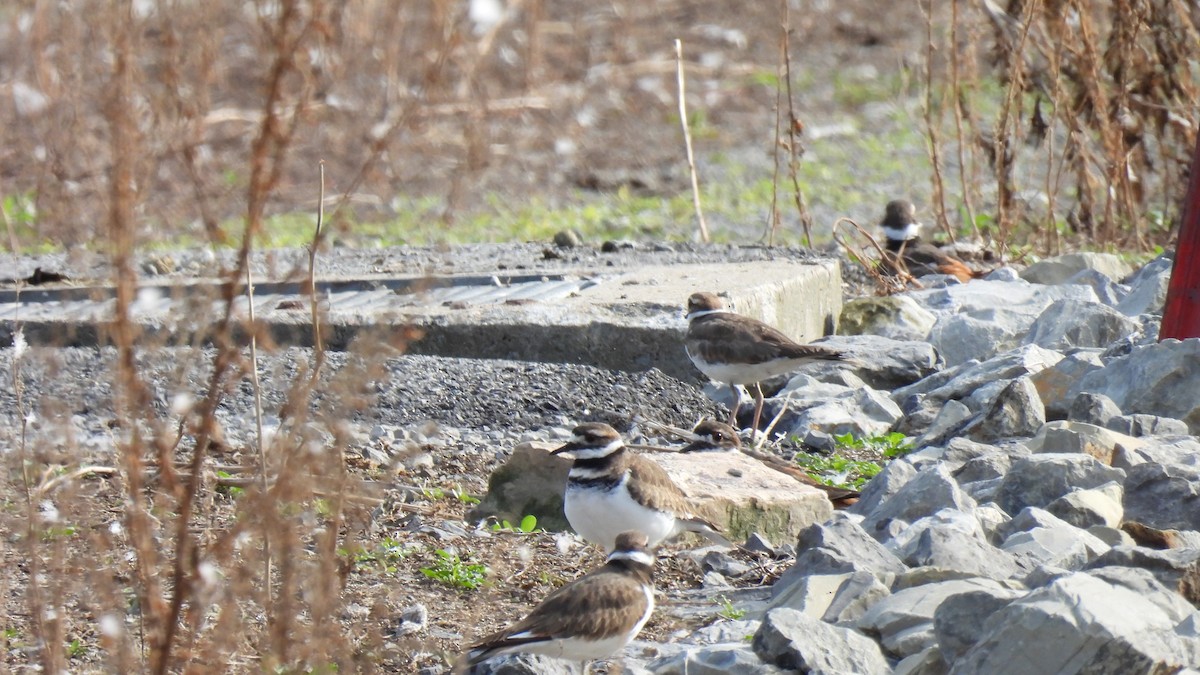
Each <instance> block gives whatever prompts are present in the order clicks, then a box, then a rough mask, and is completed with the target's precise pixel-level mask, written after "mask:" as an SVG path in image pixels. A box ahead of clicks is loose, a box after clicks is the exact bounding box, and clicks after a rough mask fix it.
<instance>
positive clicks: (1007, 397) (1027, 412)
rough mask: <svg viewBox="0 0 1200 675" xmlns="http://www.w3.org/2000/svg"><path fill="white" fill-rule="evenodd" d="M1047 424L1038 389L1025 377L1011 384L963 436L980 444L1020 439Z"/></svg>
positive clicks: (969, 426)
mask: <svg viewBox="0 0 1200 675" xmlns="http://www.w3.org/2000/svg"><path fill="white" fill-rule="evenodd" d="M1045 423H1046V410H1045V408H1043V407H1042V400H1041V398H1040V397H1039V396H1038V392H1037V387H1035V386H1033V382H1032V381H1031V380H1030V379H1029V378H1028V377H1018V378H1016V379H1014V380H1012V381H1010V382H1009V383H1008V384H1007V385H1005V386H1004V388H1003V389H1001V390H1000V393H999V394H998V395H997V396H996V398H995V399H994V400H993V401H992V404H991V406H990V407H989V408H988V409H987V410H986V411H985V412H983V413H982V414H981V415H979V416H978V417H976V418H975V419H974V420H973V421H971V422H970V423H969V424H967V426H966V427H964V428H963V430H962V432H961V433H962V434H964V435H965V436H967V437H968V438H970V439H972V440H976V441H980V442H983V443H989V442H995V441H998V440H1001V439H1006V438H1023V437H1029V436H1032V435H1034V434H1035V433H1037V431H1038V429H1040V428H1041V427H1042V425H1043V424H1045Z"/></svg>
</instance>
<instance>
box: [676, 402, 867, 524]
mask: <svg viewBox="0 0 1200 675" xmlns="http://www.w3.org/2000/svg"><path fill="white" fill-rule="evenodd" d="M692 435H693V438H694V440H693V441H692V442H691V443H689V444H688V445H687V446H685V447H684V448H683V449H681V450H680V452H741V453H743V454H745V455H749V456H750V457H753V458H754V459H757V460H758V461H760V462H762V463H763V464H765V465H766V466H768V467H770V468H772V469H774V470H776V471H778V472H780V473H785V474H787V475H789V476H791V477H792V478H794V479H796V480H797V481H799V482H801V483H804V484H805V485H809V486H812V487H815V488H817V489H818V490H820V491H822V492H824V493H825V496H826V497H828V498H829V501H830V502H831V503H832V504H833V507H834V508H835V509H844V508H846V507H848V506H850V505H851V504H853V503H855V502H857V501H858V498H859V496H860V495H859V492H858V491H857V490H852V489H850V488H842V487H834V486H832V485H825V484H824V483H821V482H819V481H817V480H816V479H815V478H813V477H812V476H809V475H808V474H807V473H805V472H804V471H803V470H802V469H800V468H799V467H796V466H794V465H793V464H792V463H791V462H788V461H786V460H784V459H783V458H781V457H777V456H775V455H772V454H769V453H766V452H759V451H757V450H754V449H752V448H747V447H745V446H743V445H742V439H740V438H738V434H737V430H736V429H734V428H733V427H731V426H729V425H728V424H724V423H722V422H718V421H716V420H703V421H701V422H700V423H699V424H697V425H696V427H695V428H694V429H692Z"/></svg>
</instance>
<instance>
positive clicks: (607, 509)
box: [553, 422, 733, 551]
mask: <svg viewBox="0 0 1200 675" xmlns="http://www.w3.org/2000/svg"><path fill="white" fill-rule="evenodd" d="M553 452H554V454H559V453H562V452H567V453H571V455H572V456H573V457H574V458H575V461H574V463H573V464H572V465H571V472H570V474H568V477H567V490H566V496H565V497H564V500H563V511H565V512H566V514H567V521H568V522H569V523H571V527H572V528H574V530H575V531H576V532H577V533H579V536H581V537H583V538H584V539H586V540H588V541H590V542H592V543H593V544H596V545H598V546H602V547H604V550H605V551H614V550H616V549H615V547H616V545H617V535H618V534H620V533H622V532H624V531H626V530H638V531H639V532H643V533H645V535H646V537H647V540H648V541H649V546H650V547H651V548H657V547H658V545H659V544H661V543H662V542H663V541H666V540H667V539H670V538H672V537H675V536H676V535H679V534H681V533H683V532H696V533H698V534H701V535H704V536H705V537H707V538H709V539H711V540H712V541H714V542H717V543H719V544H721V545H723V546H730V547H732V546H733V544H732V543H731V542H730V541H729V540H728V539H726V538H725V537H724V536H723V535H721V533H720V532H718V531H717V528H716V527H715V526H714V525H713V524H712V523H709V522H708V521H705V520H703V519H702V518H698V517H696V516H695V515H694V512H693V507H692V505H691V503H690V502H689V501H688V498H687V496H686V495H684V494H683V491H682V490H680V489H679V486H677V485H675V483H674V482H673V481H672V480H671V477H670V476H668V475H667V472H666V471H665V470H664V469H663V468H662V467H661V466H659V465H658V464H656V463H654V461H652V460H649V459H647V458H645V457H642V456H641V455H637V454H635V453H634V452H633V451H632V450H630V449H629V448H627V447H625V443H624V441H622V440H621V435H620V434H618V433H617V430H616V429H613V428H612V427H610V426H609V425H607V424H602V423H599V422H589V423H587V424H581V425H579V426H577V427H575V429H574V431H573V432H572V436H571V440H570V441H569V442H568V443H567V444H566V445H564V446H562V447H561V448H559V449H557V450H554V451H553Z"/></svg>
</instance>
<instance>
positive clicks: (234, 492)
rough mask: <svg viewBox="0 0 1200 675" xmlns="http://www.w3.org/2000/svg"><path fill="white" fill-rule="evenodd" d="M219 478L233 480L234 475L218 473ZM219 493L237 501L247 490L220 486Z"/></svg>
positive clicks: (234, 486) (233, 486)
mask: <svg viewBox="0 0 1200 675" xmlns="http://www.w3.org/2000/svg"><path fill="white" fill-rule="evenodd" d="M217 478H233V474H231V473H229V472H228V471H218V472H217ZM217 492H220V493H222V494H227V495H229V496H230V497H233V498H234V499H237V498H238V497H241V496H242V495H244V494H246V488H240V487H237V486H236V485H218V486H217Z"/></svg>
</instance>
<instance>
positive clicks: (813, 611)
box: [769, 572, 891, 623]
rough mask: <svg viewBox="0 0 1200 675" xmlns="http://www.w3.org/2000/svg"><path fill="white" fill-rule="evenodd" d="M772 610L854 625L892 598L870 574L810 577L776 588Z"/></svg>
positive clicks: (889, 592) (854, 573) (827, 621)
mask: <svg viewBox="0 0 1200 675" xmlns="http://www.w3.org/2000/svg"><path fill="white" fill-rule="evenodd" d="M775 590H776V592H775V593H774V594H773V595H772V597H771V604H770V605H769V608H770V609H774V608H776V607H787V608H789V609H794V610H797V611H800V612H804V613H805V614H807V615H809V616H811V617H813V618H815V619H820V620H822V621H824V622H826V623H842V622H846V621H855V620H857V619H858V618H859V617H860V616H862V615H863V613H864V612H866V611H867V608H868V607H870V606H871V605H873V604H875V603H876V602H877V601H878V600H879V599H880V598H885V597H887V596H888V595H890V594H891V591H890V590H888V587H887V586H884V585H883V584H881V583H879V579H877V578H875V575H874V574H871V573H869V572H850V573H846V574H811V575H809V576H806V577H802V578H800V579H798V580H797V581H796V582H795V583H792V584H788V585H786V586H784V587H782V588H780V587H779V584H776V589H775Z"/></svg>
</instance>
